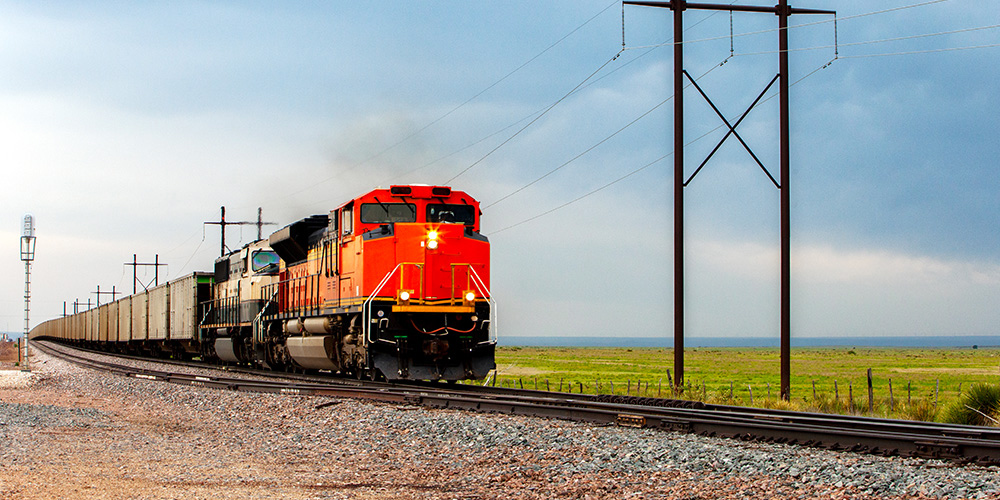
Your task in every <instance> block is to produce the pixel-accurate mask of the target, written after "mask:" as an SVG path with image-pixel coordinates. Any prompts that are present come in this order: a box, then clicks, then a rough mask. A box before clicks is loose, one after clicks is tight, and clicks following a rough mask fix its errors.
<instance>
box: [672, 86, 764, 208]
mask: <svg viewBox="0 0 1000 500" xmlns="http://www.w3.org/2000/svg"><path fill="white" fill-rule="evenodd" d="M684 75H686V76H687V77H688V80H690V81H691V85H694V88H695V89H697V90H698V92H699V93H700V94H701V96H702V97H704V98H705V101H706V102H708V105H709V106H711V107H712V109H713V110H714V111H715V114H717V115H719V118H721V119H722V122H723V123H725V124H726V126H727V127H729V131H728V132H726V135H725V136H723V137H722V139H721V140H720V141H719V143H718V144H716V145H715V148H714V149H712V152H711V153H708V156H707V157H706V158H705V161H703V162H701V165H698V168H697V169H695V171H694V173H693V174H691V177H689V178H688V180H686V181H684V187H687V186H688V184H690V183H691V181H692V180H694V176H696V175H698V172H700V171H701V169H702V167H704V166H705V164H707V163H708V160H711V159H712V156H714V155H715V153H716V152H717V151H718V150H719V148H721V147H722V145H723V144H724V143H725V142H726V140H727V139H729V136H730V135H732V136H735V137H736V139H737V140H738V141H740V144H742V145H743V149H746V150H747V153H750V157H751V158H753V161H755V162H757V165H759V166H760V169H761V170H763V171H764V174H765V175H767V178H768V179H771V183H772V184H774V187H776V188H778V189H781V185H780V184H778V181H776V180H774V176H772V175H771V172H769V171H768V170H767V167H765V166H764V164H763V163H761V161H760V159H759V158H757V155H755V154H754V152H753V150H751V149H750V146H748V145H747V143H746V141H744V140H743V138H742V137H740V134H739V132H737V131H736V127H739V126H740V123H743V119H744V118H746V117H747V115H749V114H750V111H752V110H753V108H754V107H756V106H757V103H759V102H760V100H761V99H763V98H764V95H765V94H767V91H768V90H771V86H772V85H774V82H776V81H778V78H779V77H780V76H781V75H780V74H777V75H774V78H772V79H771V82H770V83H768V84H767V86H766V87H764V90H763V91H761V93H760V95H758V96H757V98H756V99H754V101H753V104H751V105H750V107H748V108H747V109H746V111H744V112H743V114H742V115H740V119H739V120H736V124H730V123H729V120H727V119H726V117H725V116H723V115H722V112H721V111H719V108H718V107H716V106H715V103H713V102H712V100H711V99H709V97H708V94H706V93H705V91H704V90H702V89H701V87H699V86H698V82H696V81H694V78H691V74H690V73H688V72H687V70H684Z"/></svg>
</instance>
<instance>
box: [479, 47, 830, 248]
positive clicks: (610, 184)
mask: <svg viewBox="0 0 1000 500" xmlns="http://www.w3.org/2000/svg"><path fill="white" fill-rule="evenodd" d="M834 61H836V58H834V59H831V60H830V61H829V62H827V63H825V64H823V65H822V66H819V67H817V68H816V69H814V70H812V71H810V72H809V73H807V74H806V75H804V76H803V77H801V78H799V79H798V80H795V81H794V82H792V83H790V84H789V85H788V87H789V88H791V87H794V86H795V85H798V84H799V83H800V82H802V81H803V80H805V79H806V78H809V77H811V76H812V75H814V74H816V73H817V72H819V71H820V70H823V69H826V68H828V67H829V66H830V65H831V64H833V62H834ZM722 64H724V63H721V64H718V65H716V66H714V67H713V68H712V69H711V70H709V71H708V72H706V73H705V74H702V75H701V76H699V77H698V78H696V80H700V79H701V78H703V77H704V76H705V75H707V74H708V73H709V72H711V71H712V70H714V69H715V68H718V67H719V66H721V65H722ZM777 95H778V94H771V95H770V96H769V97H767V98H766V99H764V100H762V101H761V104H763V103H765V102H768V101H770V100H771V99H774V98H775V97H776V96H777ZM661 104H662V103H661ZM722 128H723V125H719V126H717V127H715V128H713V129H712V130H709V131H708V132H705V133H704V134H702V135H700V136H698V137H696V138H694V139H692V140H691V141H689V142H687V143H686V144H685V145H684V147H688V146H691V145H692V144H694V143H696V142H698V141H700V140H702V139H704V138H705V137H708V136H709V135H711V134H712V133H714V132H716V131H718V130H720V129H722ZM673 154H674V153H673V152H670V153H667V154H665V155H663V156H661V157H659V158H657V159H655V160H653V161H651V162H649V163H647V164H645V165H643V166H641V167H639V168H636V169H635V170H632V171H631V172H628V173H627V174H625V175H623V176H621V177H618V178H617V179H615V180H613V181H611V182H608V183H606V184H604V185H602V186H600V187H598V188H596V189H593V190H591V191H588V192H587V193H585V194H583V195H580V196H578V197H576V198H574V199H572V200H570V201H568V202H565V203H563V204H561V205H559V206H556V207H554V208H551V209H549V210H546V211H544V212H542V213H540V214H537V215H534V216H531V217H528V218H527V219H523V220H521V221H519V222H515V223H514V224H511V225H509V226H505V227H503V228H501V229H498V230H496V231H493V232H491V233H489V235H488V236H493V235H496V234H498V233H501V232H503V231H507V230H508V229H513V228H515V227H517V226H520V225H523V224H527V223H528V222H531V221H534V220H536V219H539V218H541V217H544V216H546V215H549V214H551V213H554V212H556V211H558V210H561V209H563V208H566V207H568V206H570V205H572V204H574V203H576V202H579V201H581V200H583V199H585V198H588V197H590V196H593V195H595V194H597V193H599V192H601V191H603V190H605V189H607V188H609V187H611V186H613V185H615V184H618V183H619V182H621V181H624V180H625V179H628V178H629V177H631V176H633V175H635V174H637V173H639V172H641V171H643V170H645V169H647V168H649V167H651V166H653V165H655V164H657V163H659V162H661V161H663V160H665V159H667V158H669V157H671V156H673Z"/></svg>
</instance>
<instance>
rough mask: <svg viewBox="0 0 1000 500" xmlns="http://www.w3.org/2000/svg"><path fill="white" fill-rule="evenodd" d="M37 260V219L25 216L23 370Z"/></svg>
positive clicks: (26, 362)
mask: <svg viewBox="0 0 1000 500" xmlns="http://www.w3.org/2000/svg"><path fill="white" fill-rule="evenodd" d="M33 260H35V218H34V217H33V216H32V215H31V214H28V215H25V216H24V226H23V228H22V230H21V261H23V262H24V357H23V358H21V359H23V360H24V363H23V365H22V366H23V367H24V368H23V369H24V370H25V371H27V370H29V369H30V368H29V366H28V316H29V312H30V311H31V261H33Z"/></svg>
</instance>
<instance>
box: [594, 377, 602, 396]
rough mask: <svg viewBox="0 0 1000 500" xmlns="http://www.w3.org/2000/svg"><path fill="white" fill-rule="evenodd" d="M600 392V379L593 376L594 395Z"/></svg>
mask: <svg viewBox="0 0 1000 500" xmlns="http://www.w3.org/2000/svg"><path fill="white" fill-rule="evenodd" d="M600 393H601V379H599V378H595V379H594V395H595V396H596V395H598V394H600Z"/></svg>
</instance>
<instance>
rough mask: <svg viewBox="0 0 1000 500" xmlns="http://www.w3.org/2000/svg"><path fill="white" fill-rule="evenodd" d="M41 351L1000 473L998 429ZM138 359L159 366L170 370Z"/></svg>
mask: <svg viewBox="0 0 1000 500" xmlns="http://www.w3.org/2000/svg"><path fill="white" fill-rule="evenodd" d="M34 347H36V348H39V349H41V350H43V351H45V352H47V353H49V354H52V355H54V356H57V357H61V358H63V359H66V360H67V361H71V362H74V363H78V364H81V365H84V366H89V367H91V368H96V369H101V370H108V371H112V372H115V373H118V374H121V375H124V376H130V377H135V378H141V379H147V380H162V381H166V382H171V383H177V384H184V385H192V386H202V387H210V388H217V389H225V390H236V391H251V392H262V393H274V394H291V395H301V396H327V397H343V398H357V399H369V400H376V401H382V402H389V403H397V404H411V405H420V406H425V407H429V408H446V409H459V410H468V411H476V412H492V413H505V414H513V415H526V416H536V417H545V418H559V419H564V420H574V421H581V422H591V423H598V424H609V425H618V426H622V427H636V428H652V429H661V430H668V431H676V432H687V433H694V434H699V435H704V436H716V437H727V438H736V439H741V440H759V441H766V442H774V443H784V444H790V445H803V446H810V447H816V448H824V449H830V450H845V451H853V452H863V453H871V454H879V455H886V456H896V455H898V456H908V457H921V458H933V459H943V460H949V461H952V462H954V463H958V464H963V463H976V464H981V465H994V466H995V465H1000V429H997V428H990V427H977V426H965V425H954V424H939V423H931V422H910V421H902V420H890V419H879V418H870V417H857V416H849V415H827V414H818V413H803V412H792V411H785V410H766V409H759V408H745V407H736V406H724V405H707V404H703V403H700V402H691V401H681V400H671V399H659V398H639V397H625V396H593V395H587V394H571V393H553V392H547V391H533V390H513V389H502V388H496V387H483V386H469V385H445V384H440V383H423V384H390V383H384V382H383V383H378V382H361V381H355V380H342V379H324V378H321V377H315V376H296V375H293V374H287V373H274V372H262V371H257V370H251V371H249V372H250V373H249V374H252V375H256V376H259V377H262V378H269V379H271V380H248V379H241V378H234V377H232V376H229V374H225V373H224V370H222V369H220V368H218V367H213V366H211V365H204V364H197V363H178V362H173V363H172V364H177V365H182V366H187V367H197V368H199V369H202V370H206V369H207V370H213V369H214V370H218V371H220V372H223V374H224V375H225V376H204V375H192V374H179V373H173V372H170V371H159V370H148V369H141V368H134V367H127V366H123V365H120V364H117V363H114V362H110V361H96V360H88V359H85V358H82V357H80V356H79V355H76V354H74V353H72V352H66V351H63V350H61V349H57V348H55V347H54V346H53V345H52V344H51V343H49V342H37V343H35V344H34ZM102 354H104V355H107V354H105V353H102ZM139 359H142V360H144V361H148V362H154V363H155V362H159V361H162V360H150V359H147V358H139ZM275 379H280V380H275Z"/></svg>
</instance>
